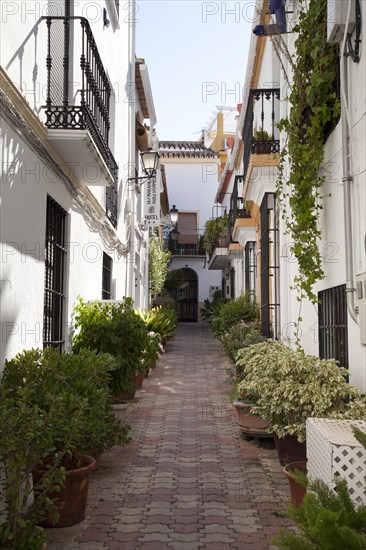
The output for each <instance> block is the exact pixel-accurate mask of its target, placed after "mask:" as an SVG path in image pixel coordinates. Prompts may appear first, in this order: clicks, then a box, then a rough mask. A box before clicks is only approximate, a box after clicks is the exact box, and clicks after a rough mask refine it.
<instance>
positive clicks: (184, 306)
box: [177, 267, 198, 322]
mask: <svg viewBox="0 0 366 550" xmlns="http://www.w3.org/2000/svg"><path fill="white" fill-rule="evenodd" d="M181 272H182V282H181V283H180V285H179V286H178V288H177V301H178V319H179V321H183V322H189V321H197V320H198V277H197V274H196V273H195V272H194V271H193V269H190V268H187V267H186V268H183V269H182V270H181Z"/></svg>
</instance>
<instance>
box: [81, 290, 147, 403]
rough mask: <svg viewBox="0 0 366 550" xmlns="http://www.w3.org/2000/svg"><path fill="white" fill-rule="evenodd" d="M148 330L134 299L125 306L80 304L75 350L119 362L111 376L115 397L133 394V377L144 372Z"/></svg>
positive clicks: (122, 304)
mask: <svg viewBox="0 0 366 550" xmlns="http://www.w3.org/2000/svg"><path fill="white" fill-rule="evenodd" d="M147 332H148V331H147V328H146V325H145V323H144V322H143V320H142V319H141V318H140V317H139V316H138V315H137V314H136V313H135V311H134V310H133V305H132V300H131V298H125V299H124V300H123V301H122V302H121V303H118V304H113V303H102V302H94V303H86V302H84V301H83V300H81V299H80V300H79V302H78V304H77V305H76V307H75V336H74V341H73V350H74V351H75V352H79V351H80V350H81V349H83V348H86V349H90V350H95V351H97V352H103V353H110V354H111V355H113V357H115V359H116V360H117V367H116V368H115V369H114V370H113V371H112V372H111V380H110V387H111V391H112V394H113V395H118V393H120V392H124V391H131V390H132V389H133V388H134V386H133V384H132V382H131V377H132V375H133V374H134V373H135V371H136V370H137V371H143V370H144V367H143V363H142V359H143V353H144V350H145V349H146V347H147V344H148V336H147Z"/></svg>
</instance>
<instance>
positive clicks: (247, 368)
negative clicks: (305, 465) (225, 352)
mask: <svg viewBox="0 0 366 550" xmlns="http://www.w3.org/2000/svg"><path fill="white" fill-rule="evenodd" d="M236 364H237V365H238V367H239V368H242V369H243V380H242V382H240V384H239V385H238V387H237V396H238V397H239V398H240V397H241V395H246V394H247V393H251V394H254V395H258V396H259V398H258V400H257V405H256V407H255V409H253V413H254V414H258V415H259V416H261V417H263V418H265V419H267V420H269V421H270V422H271V424H272V426H273V430H274V431H275V432H276V433H277V435H278V436H279V437H283V436H285V435H286V434H296V435H297V437H298V439H299V440H300V441H303V440H304V439H305V423H306V419H307V418H309V417H316V418H365V417H366V405H365V404H364V403H363V401H362V399H361V394H360V392H359V391H358V390H357V389H356V388H355V387H353V386H351V385H350V384H348V383H347V377H348V375H349V373H348V371H347V370H346V369H343V368H341V367H339V365H338V363H337V362H336V361H335V360H334V359H319V357H315V356H311V355H305V353H304V352H303V351H301V350H296V351H293V350H291V349H289V348H288V347H287V346H285V345H284V344H282V343H281V342H277V341H275V340H267V341H266V342H263V343H260V344H255V345H253V346H250V347H248V348H244V349H241V350H239V351H238V354H237V362H236ZM347 400H350V402H349V403H346V401H347ZM355 404H357V406H355ZM360 414H361V415H362V416H359V415H360Z"/></svg>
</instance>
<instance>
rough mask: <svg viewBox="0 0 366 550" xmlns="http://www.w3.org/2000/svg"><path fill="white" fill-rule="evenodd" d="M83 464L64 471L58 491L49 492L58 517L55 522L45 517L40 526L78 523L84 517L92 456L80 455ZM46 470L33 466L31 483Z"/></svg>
mask: <svg viewBox="0 0 366 550" xmlns="http://www.w3.org/2000/svg"><path fill="white" fill-rule="evenodd" d="M81 460H82V463H83V466H82V467H81V468H76V469H75V470H67V471H66V479H65V483H64V485H63V486H62V487H61V491H60V492H59V493H56V492H55V493H50V495H49V496H50V498H52V499H54V500H56V502H57V505H58V506H59V508H58V512H59V514H60V517H59V519H58V521H57V522H56V523H53V522H52V521H51V519H50V518H45V519H44V520H43V521H42V522H40V525H41V526H42V527H68V526H70V525H75V524H76V523H80V521H83V519H84V518H85V509H86V501H87V497H88V487H89V476H90V472H91V471H92V470H93V469H94V467H95V459H94V458H93V457H92V456H88V455H84V456H83V457H81ZM46 473H47V470H44V469H38V468H35V469H34V470H33V472H32V476H33V483H34V484H36V483H38V482H39V481H40V480H41V479H42V477H43V476H44V475H45V474H46Z"/></svg>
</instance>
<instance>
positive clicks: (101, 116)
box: [45, 16, 118, 194]
mask: <svg viewBox="0 0 366 550" xmlns="http://www.w3.org/2000/svg"><path fill="white" fill-rule="evenodd" d="M45 19H46V25H47V60H46V67H47V98H46V106H45V114H46V122H45V124H46V126H47V128H49V130H51V131H53V133H52V132H49V139H52V140H54V142H55V144H56V148H57V147H59V150H60V154H61V155H62V154H64V155H63V156H64V158H65V160H66V161H67V162H70V155H71V154H72V153H73V154H74V160H76V161H77V160H78V158H77V155H78V154H79V151H78V150H77V149H76V148H75V147H74V143H75V144H77V141H78V140H79V142H80V143H81V141H82V140H84V145H83V146H84V149H83V150H81V149H80V151H81V152H82V155H81V156H80V157H79V158H80V162H83V163H84V166H85V163H86V162H88V158H89V157H88V156H87V153H86V152H85V151H84V150H85V149H86V147H85V142H86V138H85V132H82V131H87V132H88V134H89V136H90V138H91V139H90V138H89V142H88V143H87V144H86V145H87V146H88V148H89V151H90V149H91V148H92V147H94V148H96V149H97V151H98V153H99V156H100V158H101V163H100V165H101V170H102V176H103V177H100V178H99V180H98V179H97V178H96V181H95V182H94V183H93V182H90V181H87V182H86V184H87V185H111V186H113V185H115V184H116V182H117V178H118V166H117V163H116V161H115V159H114V157H113V154H112V152H111V150H110V148H109V132H110V98H111V93H112V90H111V86H110V83H109V80H108V77H107V74H106V71H105V69H104V66H103V63H102V60H101V57H100V55H99V52H98V48H97V45H96V43H95V39H94V36H93V33H92V30H91V28H90V25H89V23H88V21H87V19H85V18H84V17H61V16H57V17H56V16H55V17H46V18H45ZM56 130H57V132H56ZM60 130H61V131H65V132H64V133H63V134H61V133H60ZM66 131H73V132H74V134H73V135H71V136H70V133H67V132H66ZM83 134H84V135H83ZM62 139H64V140H65V139H69V143H68V145H67V146H65V143H64V144H62ZM73 140H74V143H73ZM79 146H80V148H81V145H80V144H79ZM89 154H90V153H89ZM91 158H93V159H95V155H94V157H91ZM74 164H76V163H74ZM112 194H113V193H112Z"/></svg>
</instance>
